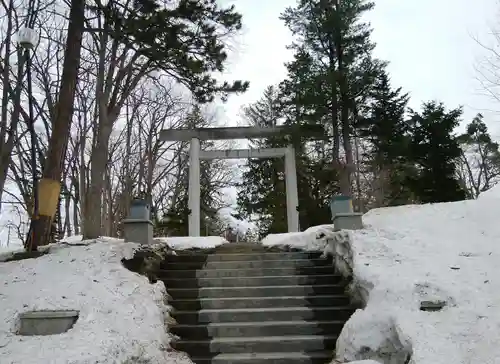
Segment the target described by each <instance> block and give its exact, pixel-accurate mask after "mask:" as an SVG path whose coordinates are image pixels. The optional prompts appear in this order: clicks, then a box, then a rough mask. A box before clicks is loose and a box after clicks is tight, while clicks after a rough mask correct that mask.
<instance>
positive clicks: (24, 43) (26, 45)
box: [18, 27, 39, 251]
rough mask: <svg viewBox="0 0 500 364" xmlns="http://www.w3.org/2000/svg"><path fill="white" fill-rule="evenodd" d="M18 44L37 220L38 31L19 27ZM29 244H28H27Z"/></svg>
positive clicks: (28, 248) (30, 248) (29, 238)
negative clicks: (34, 71)
mask: <svg viewBox="0 0 500 364" xmlns="http://www.w3.org/2000/svg"><path fill="white" fill-rule="evenodd" d="M18 42H19V45H20V46H21V47H22V48H23V50H24V54H23V56H24V57H25V62H26V78H27V80H26V81H27V91H28V113H29V122H28V131H29V134H30V140H31V171H32V174H33V215H32V219H33V220H37V219H38V215H39V211H38V210H39V203H38V176H37V169H36V152H37V150H36V134H35V120H34V112H33V88H32V87H33V85H32V80H31V56H32V54H30V53H31V52H30V50H31V49H33V48H34V47H35V46H36V44H37V43H38V33H37V32H36V31H35V30H34V29H33V28H32V27H25V28H23V29H21V30H20V31H19V33H18ZM28 241H31V242H32V241H33V237H29V236H28V237H27V242H28ZM28 245H29V246H28ZM32 248H33V247H32V246H31V244H27V246H26V249H27V250H28V251H31V250H32Z"/></svg>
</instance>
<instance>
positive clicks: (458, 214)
mask: <svg viewBox="0 0 500 364" xmlns="http://www.w3.org/2000/svg"><path fill="white" fill-rule="evenodd" d="M499 206H500V188H499V187H497V188H494V189H493V190H491V191H488V192H486V193H484V194H483V195H481V196H480V198H479V199H478V200H475V201H462V202H455V203H445V204H431V205H420V206H403V207H395V208H384V209H376V210H372V211H370V212H369V213H368V214H366V215H365V216H364V218H363V220H364V223H365V229H364V230H359V231H353V232H349V233H346V232H337V233H333V232H332V231H333V230H332V227H331V226H321V227H316V228H312V229H309V230H307V231H306V232H304V233H298V234H297V233H294V234H290V235H289V234H278V235H271V236H269V237H267V238H266V239H265V240H264V241H263V243H264V244H265V245H280V244H285V245H291V246H295V247H298V248H304V249H309V250H323V249H324V248H326V249H325V250H326V251H327V252H330V253H332V252H335V254H336V255H337V256H338V257H339V256H340V258H338V259H339V262H346V263H347V265H349V266H350V268H351V269H352V273H353V277H354V279H355V283H356V284H357V286H358V289H359V290H360V291H361V292H362V293H363V292H364V293H365V294H366V293H367V297H366V301H367V305H366V307H365V308H364V309H363V310H358V311H357V312H356V313H355V314H354V315H353V316H352V318H351V319H350V320H349V321H348V323H347V324H346V326H345V327H344V330H343V331H342V334H341V336H340V337H339V340H338V343H337V349H338V350H337V355H338V359H341V360H346V361H349V360H356V359H358V360H359V359H368V358H370V359H376V360H378V361H380V362H381V363H384V364H389V363H399V362H401V361H394V362H391V361H389V358H390V357H391V356H392V358H393V359H394V360H398V358H397V355H396V356H395V354H396V353H397V352H399V353H403V354H404V353H405V352H407V353H411V360H410V362H409V363H410V364H431V363H432V364H459V363H463V364H466V363H467V364H469V363H481V364H493V363H500V345H499V344H498V342H499V341H500V293H499V292H500V221H499V218H498V211H500V208H499ZM322 233H323V234H322ZM318 237H321V238H320V239H318ZM329 238H330V239H329ZM327 241H329V243H327ZM325 244H326V247H325ZM422 301H434V302H436V301H444V302H446V307H444V308H443V309H442V310H441V311H437V312H426V311H421V310H420V304H421V302H422ZM399 360H401V358H399Z"/></svg>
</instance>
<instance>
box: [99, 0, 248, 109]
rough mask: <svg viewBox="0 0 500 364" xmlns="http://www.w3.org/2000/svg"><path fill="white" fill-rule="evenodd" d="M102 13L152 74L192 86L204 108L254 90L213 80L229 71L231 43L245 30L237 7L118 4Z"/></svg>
mask: <svg viewBox="0 0 500 364" xmlns="http://www.w3.org/2000/svg"><path fill="white" fill-rule="evenodd" d="M94 10H96V9H94ZM97 10H99V11H101V12H103V13H104V16H105V17H106V20H107V21H108V23H109V24H110V25H111V28H112V29H110V30H111V35H112V37H113V38H115V39H117V40H118V41H119V42H120V43H122V44H124V45H126V46H128V47H131V48H132V49H135V50H137V52H138V55H141V56H143V57H144V58H145V59H147V65H145V66H147V67H148V68H150V69H156V70H162V71H165V72H167V73H168V75H169V76H171V77H173V78H175V79H176V80H177V81H178V82H180V83H182V84H184V85H186V86H187V87H188V88H189V89H190V90H191V92H192V93H193V95H194V96H195V97H196V98H197V100H198V101H199V102H210V101H212V100H213V98H214V96H215V95H216V94H219V95H221V96H222V98H225V97H227V95H228V94H229V93H234V92H241V91H245V90H246V89H247V88H248V82H243V81H235V82H233V83H232V84H230V83H228V82H223V83H219V82H218V81H217V80H216V79H215V78H214V77H212V76H211V74H212V73H213V72H223V71H224V65H225V62H226V60H227V53H226V52H225V44H224V41H225V37H226V36H227V35H228V34H233V33H234V32H236V31H238V30H240V29H241V15H240V14H239V13H237V12H236V11H235V8H234V5H231V6H229V7H227V8H222V7H219V6H218V5H217V1H216V0H205V1H196V0H180V1H177V2H176V4H175V5H174V6H170V5H169V6H165V3H164V2H163V1H159V0H141V1H133V2H126V3H125V4H123V3H120V1H117V0H114V1H109V2H107V6H105V8H103V9H100V8H98V9H97Z"/></svg>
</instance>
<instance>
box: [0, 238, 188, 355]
mask: <svg viewBox="0 0 500 364" xmlns="http://www.w3.org/2000/svg"><path fill="white" fill-rule="evenodd" d="M76 240H77V239H76ZM79 243H80V244H83V245H80V246H72V245H71V244H73V241H70V242H68V244H56V245H52V246H51V247H50V253H49V254H47V255H44V256H42V257H39V258H36V259H26V260H21V261H15V262H7V263H5V262H4V263H0V276H1V277H2V285H1V288H0V308H1V309H0V358H2V359H1V362H2V363H5V364H8V363H22V364H30V363H33V364H35V363H36V364H39V363H51V364H58V363H60V364H63V363H64V364H66V363H75V364H76V363H78V364H83V363H89V364H90V363H117V364H124V363H139V362H140V363H148V364H156V363H158V364H160V363H162V364H165V363H186V364H187V363H191V361H190V360H189V359H188V358H187V357H186V356H185V355H183V354H180V353H177V352H173V351H171V350H170V348H169V340H170V336H169V334H167V333H166V327H165V320H167V319H168V317H169V315H168V310H167V306H166V305H165V303H164V297H165V287H164V285H163V283H162V282H159V283H156V284H154V285H152V284H149V283H148V281H147V279H146V278H145V277H143V276H140V275H138V274H136V273H132V272H130V271H128V270H126V269H125V268H124V267H123V266H122V264H121V259H122V258H130V257H131V256H132V255H133V252H134V250H135V249H137V248H138V245H137V244H133V243H123V242H122V241H121V240H117V239H110V238H103V239H99V240H98V241H97V242H83V243H82V242H81V241H80V242H79ZM45 309H47V310H50V309H70V310H79V311H80V317H79V319H78V321H77V322H76V324H75V325H74V327H73V328H72V329H71V330H69V331H68V332H66V333H64V334H60V335H51V336H17V335H15V333H14V331H15V328H16V325H17V315H18V314H19V313H21V312H25V311H29V310H45Z"/></svg>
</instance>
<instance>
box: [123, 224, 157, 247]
mask: <svg viewBox="0 0 500 364" xmlns="http://www.w3.org/2000/svg"><path fill="white" fill-rule="evenodd" d="M122 223H123V237H124V239H125V242H127V243H139V244H144V245H148V244H152V243H153V222H152V221H151V220H148V219H126V220H123V222H122Z"/></svg>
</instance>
